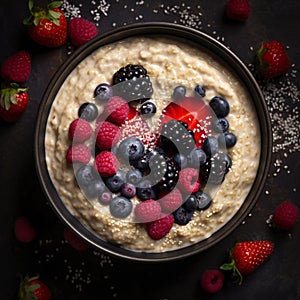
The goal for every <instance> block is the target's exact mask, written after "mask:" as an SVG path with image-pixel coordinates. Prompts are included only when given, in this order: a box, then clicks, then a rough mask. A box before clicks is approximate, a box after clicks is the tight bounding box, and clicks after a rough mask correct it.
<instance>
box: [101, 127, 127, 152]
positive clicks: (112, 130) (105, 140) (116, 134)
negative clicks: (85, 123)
mask: <svg viewBox="0 0 300 300" xmlns="http://www.w3.org/2000/svg"><path fill="white" fill-rule="evenodd" d="M96 131H97V138H96V144H97V146H98V147H99V149H100V150H108V149H110V148H112V147H113V146H114V145H116V144H117V143H118V142H119V140H120V139H121V131H120V128H119V127H118V126H117V125H115V124H113V123H111V122H107V121H105V122H101V123H98V125H97V130H96Z"/></svg>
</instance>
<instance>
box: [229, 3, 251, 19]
mask: <svg viewBox="0 0 300 300" xmlns="http://www.w3.org/2000/svg"><path fill="white" fill-rule="evenodd" d="M249 14H250V4H249V2H248V0H229V1H228V2H227V5H226V16H227V18H228V19H230V20H234V21H241V22H244V21H246V20H247V19H248V17H249Z"/></svg>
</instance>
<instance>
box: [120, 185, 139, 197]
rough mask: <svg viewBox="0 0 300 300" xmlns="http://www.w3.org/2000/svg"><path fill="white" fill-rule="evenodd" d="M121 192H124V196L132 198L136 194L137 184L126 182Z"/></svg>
mask: <svg viewBox="0 0 300 300" xmlns="http://www.w3.org/2000/svg"><path fill="white" fill-rule="evenodd" d="M121 194H122V195H123V196H124V197H127V198H132V197H133V196H135V194H136V188H135V185H133V184H131V183H127V182H126V183H125V184H124V185H123V186H122V189H121Z"/></svg>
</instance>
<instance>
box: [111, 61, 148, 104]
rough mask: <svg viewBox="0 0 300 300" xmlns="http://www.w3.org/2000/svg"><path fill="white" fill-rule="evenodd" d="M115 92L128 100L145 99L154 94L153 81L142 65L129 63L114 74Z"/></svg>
mask: <svg viewBox="0 0 300 300" xmlns="http://www.w3.org/2000/svg"><path fill="white" fill-rule="evenodd" d="M113 84H114V85H115V86H114V94H115V95H119V96H121V97H124V98H125V99H126V100H127V101H137V100H141V101H145V100H147V99H149V98H150V97H151V96H152V93H153V89H152V83H151V81H150V78H149V76H148V75H147V70H146V69H145V68H144V67H143V66H141V65H132V64H129V65H127V66H125V67H122V68H120V69H119V71H117V72H116V73H115V74H114V75H113Z"/></svg>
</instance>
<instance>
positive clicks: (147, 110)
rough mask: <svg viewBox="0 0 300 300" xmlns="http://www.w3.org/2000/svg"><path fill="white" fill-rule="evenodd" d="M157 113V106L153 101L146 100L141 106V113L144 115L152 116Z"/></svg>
mask: <svg viewBox="0 0 300 300" xmlns="http://www.w3.org/2000/svg"><path fill="white" fill-rule="evenodd" d="M155 113H156V106H155V104H154V103H153V102H150V101H147V102H144V103H143V104H142V106H141V114H142V115H143V117H146V118H150V117H152V116H153V115H154V114H155Z"/></svg>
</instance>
